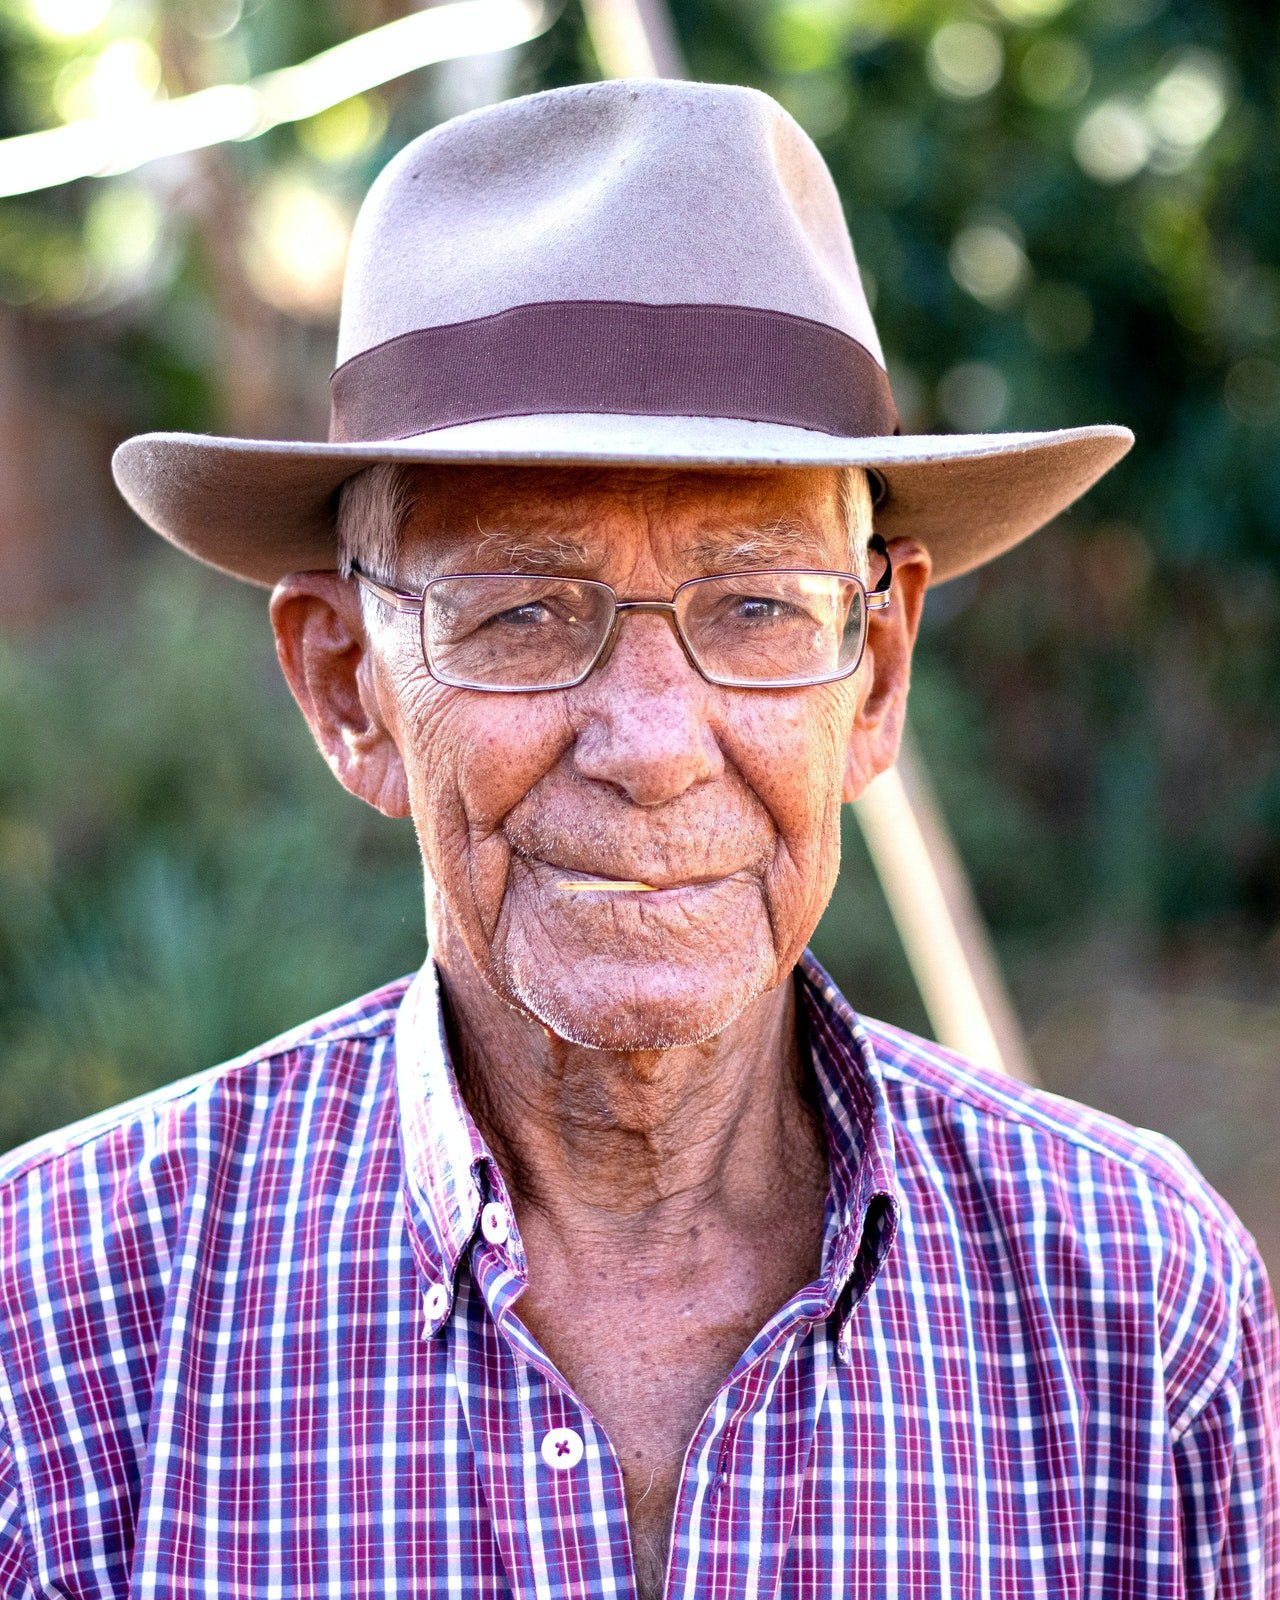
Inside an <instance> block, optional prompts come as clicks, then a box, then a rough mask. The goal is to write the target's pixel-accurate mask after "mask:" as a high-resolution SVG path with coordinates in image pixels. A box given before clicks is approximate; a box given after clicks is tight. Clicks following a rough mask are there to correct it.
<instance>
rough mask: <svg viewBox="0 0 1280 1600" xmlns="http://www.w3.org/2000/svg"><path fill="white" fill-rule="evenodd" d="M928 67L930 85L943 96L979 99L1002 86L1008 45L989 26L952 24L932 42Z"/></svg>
mask: <svg viewBox="0 0 1280 1600" xmlns="http://www.w3.org/2000/svg"><path fill="white" fill-rule="evenodd" d="M925 65H926V70H927V71H928V74H929V81H930V83H932V84H933V86H934V88H935V89H937V90H939V91H940V92H941V93H942V94H945V95H951V96H953V97H954V98H956V99H960V100H972V99H976V98H977V97H978V96H979V95H984V94H987V93H989V92H990V91H991V90H992V89H994V88H995V86H996V84H997V83H999V81H1000V75H1001V73H1002V72H1003V71H1004V45H1003V44H1002V43H1001V41H1000V35H999V34H998V33H997V32H996V30H995V29H994V28H989V27H987V26H986V24H985V23H982V22H948V23H945V24H944V25H943V26H942V27H941V28H939V29H938V31H937V32H936V33H935V34H934V36H933V38H932V39H930V41H929V49H928V53H927V54H926V57H925Z"/></svg>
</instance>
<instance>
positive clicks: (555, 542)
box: [475, 530, 592, 572]
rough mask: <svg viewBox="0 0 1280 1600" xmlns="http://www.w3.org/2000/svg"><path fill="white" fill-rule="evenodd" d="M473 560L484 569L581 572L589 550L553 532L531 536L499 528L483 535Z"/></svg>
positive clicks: (590, 560) (587, 558)
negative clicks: (534, 537) (505, 531)
mask: <svg viewBox="0 0 1280 1600" xmlns="http://www.w3.org/2000/svg"><path fill="white" fill-rule="evenodd" d="M475 560H476V562H477V565H478V566H479V568H480V569H481V570H483V571H486V572H492V571H499V570H500V571H503V572H571V571H577V572H583V571H586V570H587V569H588V568H589V567H590V566H591V565H592V559H591V554H590V552H589V551H588V550H587V548H586V546H585V545H583V544H580V543H579V542H578V541H577V540H576V539H565V538H561V537H560V536H559V535H558V534H553V533H547V534H542V535H541V536H539V537H538V538H536V539H531V538H528V537H527V536H522V535H520V534H516V533H504V532H502V531H501V530H496V531H494V532H493V533H486V534H485V536H484V538H483V539H481V541H480V543H479V544H478V545H477V546H476V548H475Z"/></svg>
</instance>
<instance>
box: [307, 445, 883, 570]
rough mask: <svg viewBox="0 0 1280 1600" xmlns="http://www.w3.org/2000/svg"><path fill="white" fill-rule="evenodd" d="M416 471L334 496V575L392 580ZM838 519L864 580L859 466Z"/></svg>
mask: <svg viewBox="0 0 1280 1600" xmlns="http://www.w3.org/2000/svg"><path fill="white" fill-rule="evenodd" d="M413 474H414V469H413V467H412V466H407V465H405V464H404V463H402V462H398V461H379V462H377V463H376V464H375V465H374V466H372V467H365V468H364V470H363V471H361V472H357V473H356V474H355V476H354V477H351V478H348V479H347V481H346V482H345V483H344V484H343V485H342V488H341V490H340V491H339V494H338V517H337V522H338V570H339V571H340V572H341V573H342V575H343V577H350V576H351V569H352V567H353V566H359V567H360V568H361V569H362V571H364V572H368V573H370V574H371V575H372V576H374V577H378V578H381V579H383V580H384V581H392V580H394V576H395V570H396V562H397V560H398V559H399V555H400V536H401V534H402V533H403V531H404V526H405V523H406V522H407V521H408V520H409V513H410V511H412V509H413V496H414V481H413ZM836 497H837V500H838V503H839V506H840V515H841V518H842V519H843V521H844V524H845V527H846V528H847V529H848V530H849V570H850V571H851V572H856V573H858V574H859V575H860V576H861V577H863V578H865V577H866V575H867V540H868V539H870V537H871V503H872V502H871V481H870V479H869V477H868V476H867V473H866V472H865V471H864V470H863V469H862V468H861V467H841V468H840V469H839V481H838V483H837V485H836Z"/></svg>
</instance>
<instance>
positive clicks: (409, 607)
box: [351, 566, 423, 615]
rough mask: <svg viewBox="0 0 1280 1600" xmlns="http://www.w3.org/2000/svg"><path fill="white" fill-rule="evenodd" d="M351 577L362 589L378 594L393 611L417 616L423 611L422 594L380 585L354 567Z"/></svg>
mask: <svg viewBox="0 0 1280 1600" xmlns="http://www.w3.org/2000/svg"><path fill="white" fill-rule="evenodd" d="M351 576H352V577H353V578H354V579H355V580H356V582H357V583H358V584H359V585H360V587H361V588H362V589H367V590H368V591H369V593H370V594H376V595H377V597H378V599H379V600H381V601H383V602H384V604H386V605H389V606H390V607H391V608H392V610H393V611H404V612H407V613H410V614H412V615H417V614H418V613H419V612H420V611H421V610H422V601H423V596H422V595H420V594H406V593H405V591H404V590H403V589H392V588H391V587H390V586H389V585H388V584H385V583H379V582H378V580H377V579H376V578H371V577H370V576H369V574H368V573H367V572H365V571H364V570H363V569H362V568H360V567H356V566H353V567H352V568H351Z"/></svg>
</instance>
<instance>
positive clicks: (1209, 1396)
mask: <svg viewBox="0 0 1280 1600" xmlns="http://www.w3.org/2000/svg"><path fill="white" fill-rule="evenodd" d="M1246 1309H1248V1310H1251V1311H1253V1312H1254V1314H1255V1315H1256V1313H1257V1307H1256V1304H1255V1302H1254V1298H1253V1285H1252V1284H1251V1283H1250V1282H1248V1281H1247V1280H1246V1282H1245V1284H1244V1287H1243V1289H1242V1290H1241V1296H1240V1300H1239V1303H1238V1305H1237V1308H1236V1317H1235V1323H1234V1327H1233V1329H1232V1334H1233V1337H1232V1339H1231V1342H1230V1345H1229V1347H1228V1353H1227V1360H1226V1362H1225V1364H1224V1365H1223V1366H1222V1368H1221V1370H1217V1369H1215V1370H1213V1371H1211V1372H1210V1373H1209V1374H1208V1375H1207V1376H1206V1378H1205V1379H1204V1382H1203V1383H1202V1384H1201V1385H1200V1388H1199V1389H1198V1390H1197V1392H1196V1393H1195V1394H1194V1395H1192V1396H1191V1398H1190V1399H1189V1400H1188V1401H1187V1403H1186V1405H1185V1406H1184V1407H1183V1409H1182V1413H1181V1415H1180V1416H1179V1418H1178V1420H1177V1421H1176V1422H1174V1421H1172V1420H1170V1423H1169V1443H1170V1444H1171V1445H1177V1444H1179V1443H1181V1441H1182V1440H1183V1439H1184V1438H1185V1437H1186V1435H1187V1434H1188V1433H1190V1431H1191V1429H1192V1428H1194V1427H1195V1425H1196V1423H1197V1422H1199V1420H1200V1418H1201V1417H1202V1416H1204V1414H1205V1412H1206V1411H1208V1409H1209V1407H1210V1406H1211V1405H1212V1404H1213V1402H1214V1401H1215V1400H1216V1399H1217V1398H1218V1396H1219V1395H1220V1394H1221V1393H1222V1392H1223V1390H1224V1389H1225V1388H1226V1387H1227V1385H1228V1384H1229V1383H1230V1382H1231V1380H1232V1378H1233V1377H1234V1376H1235V1373H1236V1370H1237V1368H1238V1367H1239V1366H1240V1345H1241V1340H1242V1337H1243V1332H1242V1330H1243V1324H1244V1316H1245V1311H1246Z"/></svg>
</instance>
